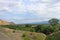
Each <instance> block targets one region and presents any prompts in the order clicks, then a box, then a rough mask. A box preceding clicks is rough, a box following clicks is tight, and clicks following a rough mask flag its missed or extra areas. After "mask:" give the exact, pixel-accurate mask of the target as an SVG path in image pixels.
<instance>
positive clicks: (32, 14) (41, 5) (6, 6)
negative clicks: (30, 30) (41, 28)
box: [0, 0, 60, 24]
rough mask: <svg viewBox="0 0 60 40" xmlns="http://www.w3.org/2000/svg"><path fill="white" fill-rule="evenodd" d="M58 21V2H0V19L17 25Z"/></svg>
mask: <svg viewBox="0 0 60 40" xmlns="http://www.w3.org/2000/svg"><path fill="white" fill-rule="evenodd" d="M51 18H58V19H60V0H0V19H2V20H6V21H9V22H14V23H17V24H21V23H32V22H41V21H48V20H49V19H51Z"/></svg>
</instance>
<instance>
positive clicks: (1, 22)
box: [0, 19, 14, 25]
mask: <svg viewBox="0 0 60 40" xmlns="http://www.w3.org/2000/svg"><path fill="white" fill-rule="evenodd" d="M13 24H14V23H13V22H7V21H4V20H1V19H0V25H13Z"/></svg>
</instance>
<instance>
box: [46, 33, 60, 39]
mask: <svg viewBox="0 0 60 40" xmlns="http://www.w3.org/2000/svg"><path fill="white" fill-rule="evenodd" d="M46 40H60V32H55V33H53V34H51V35H48V36H47V38H46Z"/></svg>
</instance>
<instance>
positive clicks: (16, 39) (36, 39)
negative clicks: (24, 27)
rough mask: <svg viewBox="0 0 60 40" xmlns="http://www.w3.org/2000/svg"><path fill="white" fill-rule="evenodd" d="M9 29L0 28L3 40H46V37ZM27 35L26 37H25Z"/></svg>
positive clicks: (40, 34)
mask: <svg viewBox="0 0 60 40" xmlns="http://www.w3.org/2000/svg"><path fill="white" fill-rule="evenodd" d="M13 31H14V30H13V29H9V28H0V39H1V40H45V38H46V35H44V34H43V33H35V32H28V31H20V30H15V32H13ZM24 35H25V36H24Z"/></svg>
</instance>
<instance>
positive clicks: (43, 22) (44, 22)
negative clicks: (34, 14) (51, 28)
mask: <svg viewBox="0 0 60 40" xmlns="http://www.w3.org/2000/svg"><path fill="white" fill-rule="evenodd" d="M29 24H48V21H41V22H32V23H29Z"/></svg>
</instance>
